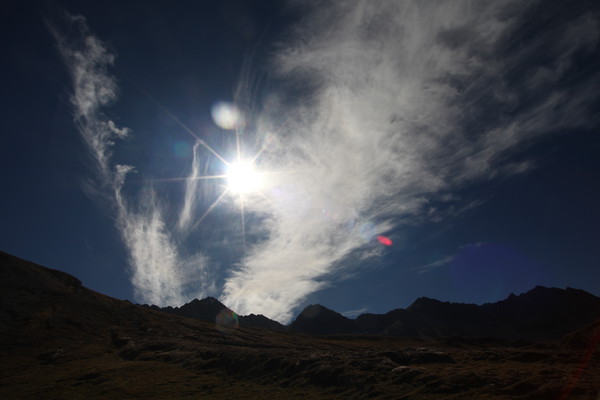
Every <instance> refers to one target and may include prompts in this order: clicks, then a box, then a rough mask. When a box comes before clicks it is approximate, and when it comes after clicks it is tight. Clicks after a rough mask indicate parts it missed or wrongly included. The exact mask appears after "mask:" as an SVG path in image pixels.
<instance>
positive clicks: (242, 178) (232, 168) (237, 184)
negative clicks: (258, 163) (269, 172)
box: [227, 161, 262, 194]
mask: <svg viewBox="0 0 600 400" xmlns="http://www.w3.org/2000/svg"><path fill="white" fill-rule="evenodd" d="M227 185H228V187H229V190H230V191H231V192H232V193H234V194H245V193H250V192H255V191H257V190H259V189H260V187H261V186H262V176H261V174H260V173H258V172H257V171H256V169H255V168H254V164H253V163H251V162H248V161H239V162H236V163H232V164H229V166H228V167H227Z"/></svg>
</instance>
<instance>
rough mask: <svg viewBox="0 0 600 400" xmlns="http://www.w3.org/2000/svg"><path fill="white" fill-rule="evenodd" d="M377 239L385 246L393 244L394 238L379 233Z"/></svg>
mask: <svg viewBox="0 0 600 400" xmlns="http://www.w3.org/2000/svg"><path fill="white" fill-rule="evenodd" d="M377 240H378V241H379V243H381V244H382V245H384V246H391V245H392V239H390V238H389V237H386V236H381V235H379V236H377Z"/></svg>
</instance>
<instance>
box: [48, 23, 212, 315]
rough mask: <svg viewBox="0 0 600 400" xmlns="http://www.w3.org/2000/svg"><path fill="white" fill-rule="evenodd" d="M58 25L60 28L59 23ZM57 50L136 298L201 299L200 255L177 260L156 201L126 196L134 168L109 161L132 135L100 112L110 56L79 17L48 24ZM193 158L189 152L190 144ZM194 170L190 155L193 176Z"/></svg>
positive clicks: (111, 90) (145, 194)
mask: <svg viewBox="0 0 600 400" xmlns="http://www.w3.org/2000/svg"><path fill="white" fill-rule="evenodd" d="M61 24H63V25H65V28H64V29H60V28H59V26H60V25H61ZM48 25H49V27H50V30H51V32H52V34H53V35H54V38H55V40H56V42H57V45H58V49H59V52H60V54H61V55H62V57H63V60H64V62H65V64H66V66H67V68H68V70H69V72H70V74H71V77H72V82H73V94H72V96H71V103H72V106H73V111H74V118H75V122H76V125H77V128H78V130H79V132H80V134H81V136H82V138H83V140H84V142H85V144H86V146H87V148H88V150H89V151H90V153H91V154H92V156H93V159H94V160H95V165H94V168H93V170H94V171H95V177H94V178H93V183H90V184H89V185H88V186H89V187H94V189H93V190H92V191H91V192H92V193H93V194H94V195H96V196H100V197H101V198H104V199H108V202H109V203H110V207H111V209H113V210H114V213H115V216H114V218H115V224H116V227H117V228H118V229H119V232H120V234H121V237H122V239H123V242H124V244H125V246H126V248H127V251H128V254H129V264H130V267H131V270H130V273H131V281H132V285H133V288H134V292H135V297H136V299H138V300H139V301H142V302H149V303H152V304H160V305H180V304H182V303H183V302H184V301H185V300H186V299H187V298H188V297H190V296H197V297H203V296H204V295H205V294H206V293H207V291H208V290H214V288H212V283H211V280H210V279H209V277H208V275H207V273H206V259H205V257H204V256H203V255H201V254H193V255H191V256H189V257H183V256H182V255H181V254H180V253H181V252H180V251H179V249H178V246H177V244H176V240H177V239H179V238H176V237H174V234H173V232H172V231H171V229H170V228H169V226H168V225H167V222H166V220H165V216H164V212H163V210H162V207H161V204H160V203H159V201H158V200H157V199H156V196H155V193H154V191H153V189H152V187H151V186H147V187H145V188H144V190H143V191H142V195H141V196H140V200H139V201H136V200H134V202H133V205H132V200H131V199H128V198H126V196H125V195H124V194H123V191H122V189H123V186H124V184H125V181H126V178H127V175H128V174H131V173H135V168H134V167H133V166H130V165H121V164H116V163H113V161H112V147H113V146H114V145H115V143H116V141H117V140H119V139H124V138H126V137H128V136H129V135H130V134H131V132H130V130H129V129H128V128H126V127H119V126H117V124H116V123H115V122H114V121H112V120H110V119H108V118H107V117H106V116H105V115H104V113H103V112H102V110H103V108H104V107H107V106H109V105H110V104H111V103H113V102H114V101H116V99H117V96H118V86H117V84H116V81H115V78H114V77H113V76H112V75H110V74H109V72H108V68H109V67H110V66H112V65H113V64H114V62H115V55H114V54H113V53H111V52H110V51H109V50H108V49H107V47H106V45H105V44H104V43H103V42H102V41H101V40H99V39H98V38H97V37H96V36H94V35H93V33H91V32H90V30H89V28H88V26H87V22H86V20H85V18H84V17H82V16H76V15H75V16H74V15H71V14H68V13H66V12H64V13H63V14H62V20H61V21H57V22H56V23H49V24H48ZM194 155H196V149H194ZM197 174H198V161H197V159H196V157H195V158H194V161H193V164H192V177H194V176H196V175H197ZM195 182H196V181H195V180H190V181H188V185H187V187H186V195H185V201H184V205H183V208H182V212H181V216H180V219H179V225H178V226H179V229H180V230H185V228H186V226H187V225H188V224H189V221H190V218H191V217H192V215H193V214H192V210H191V203H192V202H193V200H194V196H195V192H196V183H195Z"/></svg>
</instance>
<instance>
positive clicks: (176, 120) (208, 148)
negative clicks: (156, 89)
mask: <svg viewBox="0 0 600 400" xmlns="http://www.w3.org/2000/svg"><path fill="white" fill-rule="evenodd" d="M134 85H135V86H136V87H137V88H138V90H139V91H140V92H142V93H143V94H144V96H146V97H147V98H148V99H150V101H152V102H153V103H154V104H155V105H156V106H157V107H158V108H160V109H161V110H162V111H164V112H165V113H166V114H167V115H168V116H169V117H171V119H172V120H173V121H175V122H176V123H177V124H178V125H179V126H180V127H182V128H183V129H184V130H185V131H186V132H187V133H189V134H190V135H191V136H192V137H193V138H194V139H196V140H197V141H198V143H200V144H201V145H202V146H204V148H206V149H207V150H208V151H210V152H211V153H212V154H213V155H214V156H215V157H217V158H218V159H219V160H221V161H222V162H223V163H224V164H225V165H229V163H228V162H227V160H225V159H224V158H223V157H221V155H220V154H219V153H217V152H216V151H215V150H214V149H213V148H212V147H210V146H209V145H208V143H206V142H205V141H204V140H202V139H201V138H200V137H199V136H198V135H196V134H195V133H194V131H192V130H191V129H190V128H189V127H188V126H187V125H186V124H184V123H183V122H181V121H180V120H179V118H177V117H176V116H175V114H173V113H172V112H171V111H170V110H169V109H168V108H167V107H165V106H163V105H162V104H161V103H160V102H159V101H158V100H156V99H155V98H154V97H153V96H152V95H151V94H150V93H148V92H146V91H145V90H144V89H142V88H141V87H140V86H139V85H137V84H135V83H134Z"/></svg>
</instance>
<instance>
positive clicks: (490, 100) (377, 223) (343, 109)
mask: <svg viewBox="0 0 600 400" xmlns="http://www.w3.org/2000/svg"><path fill="white" fill-rule="evenodd" d="M537 6H538V3H535V2H533V3H531V4H530V3H528V4H523V3H522V2H517V1H454V2H435V1H433V2H418V1H402V2H394V1H377V2H367V1H364V2H346V1H333V2H328V3H326V4H323V3H314V4H306V3H303V7H304V8H303V10H304V11H306V13H307V15H306V16H305V18H304V19H303V20H302V22H301V23H299V25H297V26H295V27H294V28H293V29H292V34H291V36H292V41H291V42H286V43H284V44H282V45H281V46H280V48H279V52H278V53H277V56H276V62H275V71H276V73H277V74H278V77H279V78H280V79H281V80H282V81H283V82H286V84H287V85H288V87H289V91H288V92H285V86H284V92H283V93H279V94H277V95H274V96H273V97H272V99H271V102H270V104H269V107H270V109H271V110H274V111H272V113H271V114H269V115H264V116H263V119H262V121H263V125H264V126H262V127H261V128H262V129H264V130H270V129H271V130H272V129H274V128H273V127H274V126H277V124H278V123H280V118H279V117H278V116H280V115H285V116H286V118H287V119H286V122H285V123H284V126H283V127H281V128H279V129H277V132H278V140H275V141H273V143H272V145H271V146H270V147H269V148H268V150H267V152H266V153H265V155H264V158H265V161H264V164H265V165H266V166H276V167H277V168H279V169H282V170H293V171H297V173H294V174H289V175H278V176H276V177H274V178H273V179H272V181H271V184H272V185H273V188H272V190H273V192H272V193H273V200H272V201H271V202H265V203H260V202H257V204H255V207H256V209H257V211H260V212H262V213H265V214H267V215H269V218H267V219H266V221H265V223H264V225H263V226H262V227H263V229H264V232H265V234H266V235H267V236H268V240H265V241H264V242H262V243H259V244H256V245H255V246H253V247H252V248H251V249H250V250H249V252H248V254H247V256H246V257H245V259H244V260H243V262H242V263H241V265H240V266H239V267H238V268H237V269H235V270H234V271H233V272H232V273H231V275H230V277H229V279H228V280H227V281H226V284H225V288H224V294H225V301H226V303H227V304H228V305H229V306H231V307H233V308H234V309H237V310H239V311H240V312H241V313H245V312H250V311H252V312H261V313H264V314H266V315H268V316H270V317H273V318H276V319H278V320H280V321H283V322H286V321H288V320H289V319H290V318H291V315H292V314H291V313H292V310H294V308H295V307H297V306H298V305H299V304H300V303H301V302H302V301H303V300H304V298H305V297H306V296H307V295H308V294H310V293H312V292H314V291H316V290H319V289H320V288H322V287H324V286H326V285H327V284H328V282H329V281H330V279H332V277H333V276H335V275H336V274H339V273H340V272H342V271H343V270H344V269H347V268H348V267H349V265H350V264H352V261H353V260H355V259H356V258H357V257H360V253H361V251H362V249H365V245H366V244H367V243H368V241H369V240H371V239H372V238H373V237H374V235H376V234H379V233H382V232H386V231H388V230H389V229H392V228H393V227H396V228H397V227H398V226H399V225H398V224H401V223H402V221H405V222H406V221H411V220H414V218H415V217H416V216H419V215H422V214H423V213H427V211H428V209H429V207H428V206H427V204H428V202H429V201H430V200H436V199H440V198H443V197H444V196H448V194H449V193H452V192H453V191H455V190H457V189H460V188H463V187H465V186H466V185H469V184H471V183H473V182H477V181H482V180H488V179H491V178H494V177H496V176H509V175H513V174H518V173H523V172H525V171H527V170H528V169H530V168H531V167H532V166H533V165H534V164H533V160H530V159H519V158H514V155H515V154H516V153H518V152H519V151H521V150H523V149H524V148H526V147H527V146H529V145H530V144H531V143H532V142H533V141H535V140H537V139H538V138H539V137H542V136H544V135H547V134H549V133H551V132H556V131H557V130H559V129H564V128H570V127H582V126H585V124H586V121H589V118H586V117H587V115H586V107H585V104H589V102H590V101H592V100H593V99H594V98H596V96H597V95H595V94H594V93H593V91H594V90H597V89H598V79H597V78H598V76H597V75H595V76H592V78H591V80H590V79H588V80H586V81H585V82H581V83H579V84H575V85H563V84H562V83H561V82H562V80H563V79H565V77H566V76H567V75H568V73H569V65H570V63H572V62H574V61H572V59H573V57H574V56H575V54H580V52H585V51H589V49H590V48H592V47H594V46H597V45H598V18H596V17H597V16H596V17H593V18H588V17H586V16H583V17H581V18H583V20H584V23H585V26H583V25H581V20H580V19H578V18H580V17H577V16H576V17H574V18H571V19H569V18H566V19H565V20H563V21H559V25H560V27H556V28H553V29H551V30H543V29H536V30H534V32H533V33H530V36H529V37H523V29H524V27H525V26H526V25H527V24H529V21H528V13H531V12H536V10H535V9H532V8H535V7H537ZM565 26H567V27H569V28H567V29H566V31H565V30H563V28H564V27H565ZM516 42H518V43H516ZM540 43H554V45H553V46H554V50H553V51H552V53H551V57H550V58H549V59H548V58H544V61H543V62H540V61H539V60H538V58H539V57H537V56H539V54H540V51H542V50H541V49H540ZM566 43H568V44H569V45H568V46H570V47H568V51H565V48H564V46H565V44H566ZM528 69H531V71H532V72H538V73H537V74H536V73H523V70H528ZM592 88H593V89H592ZM291 98H299V100H297V101H290V99H291ZM277 105H279V107H277ZM461 207H462V206H460V205H459V206H458V207H457V209H460V208H461ZM369 250H370V249H369ZM450 259H451V258H448V259H446V260H442V261H441V262H447V261H449V260H450Z"/></svg>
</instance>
